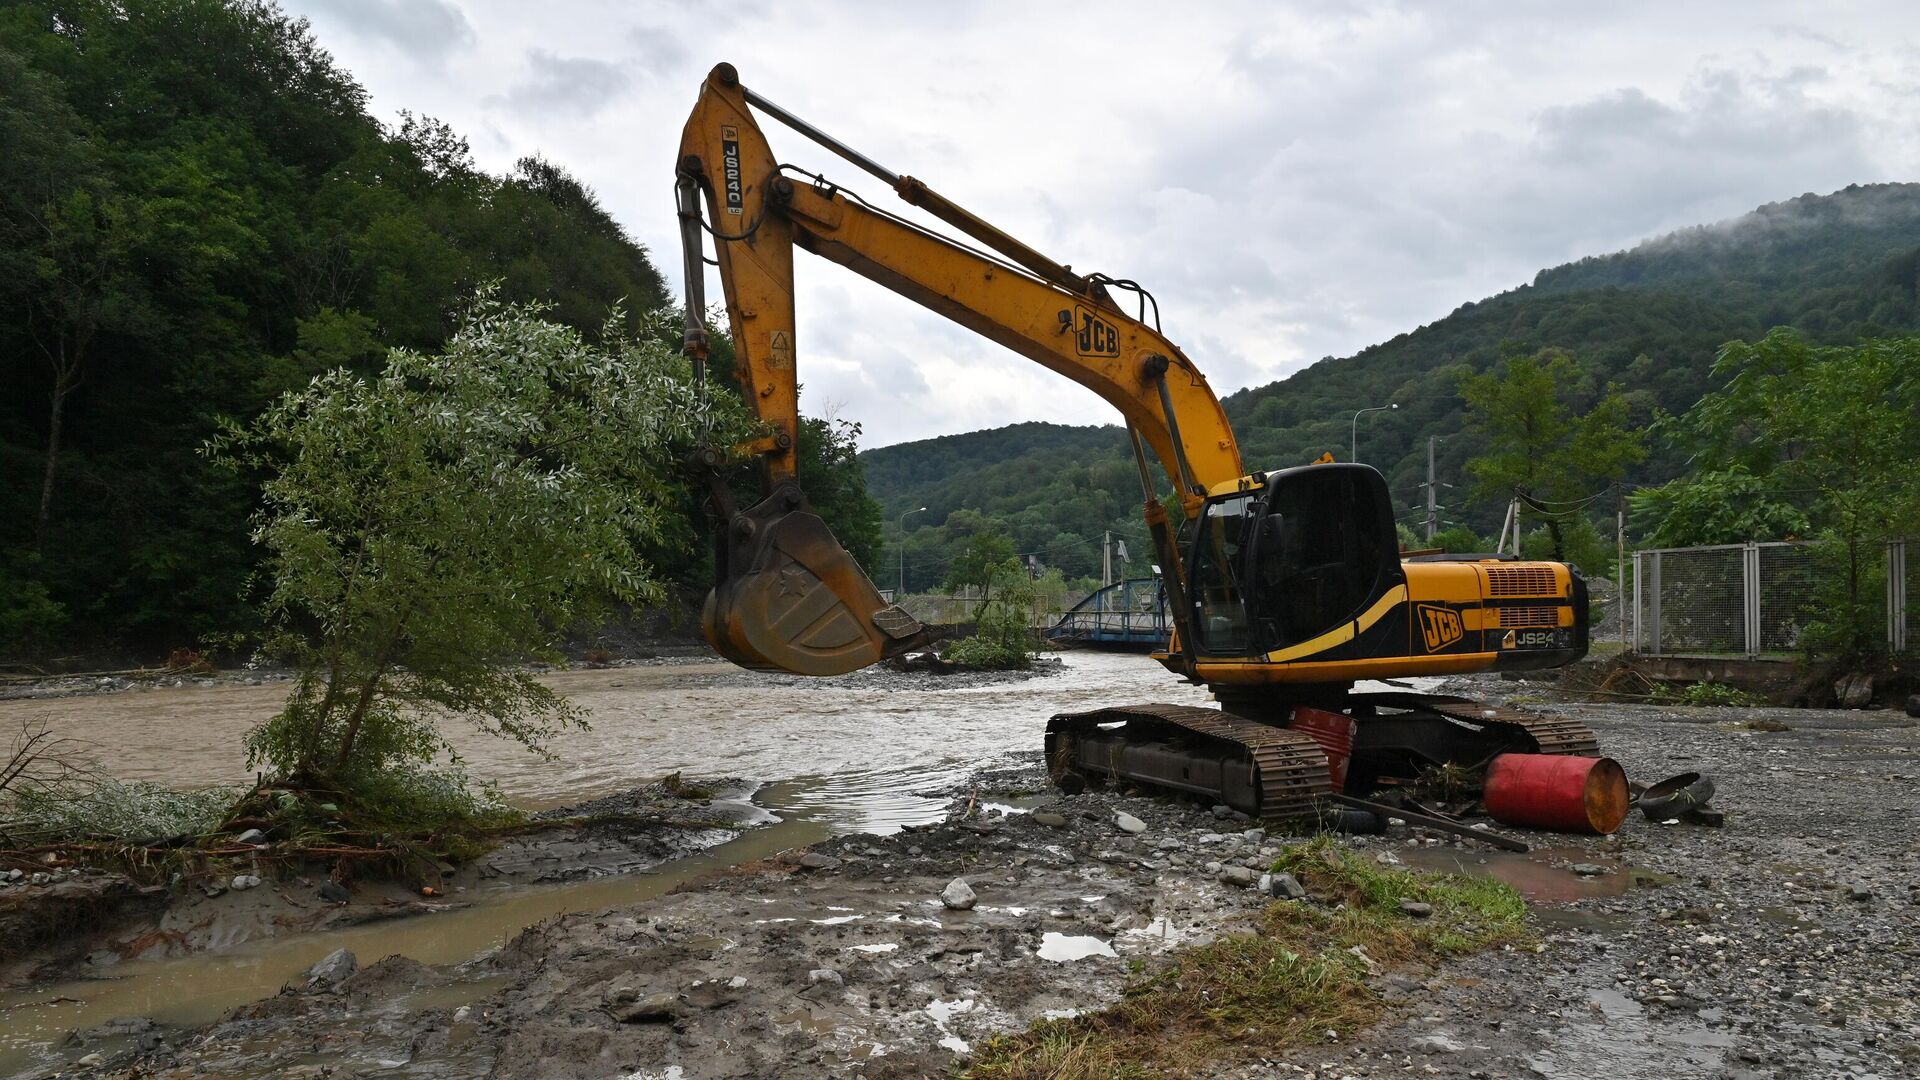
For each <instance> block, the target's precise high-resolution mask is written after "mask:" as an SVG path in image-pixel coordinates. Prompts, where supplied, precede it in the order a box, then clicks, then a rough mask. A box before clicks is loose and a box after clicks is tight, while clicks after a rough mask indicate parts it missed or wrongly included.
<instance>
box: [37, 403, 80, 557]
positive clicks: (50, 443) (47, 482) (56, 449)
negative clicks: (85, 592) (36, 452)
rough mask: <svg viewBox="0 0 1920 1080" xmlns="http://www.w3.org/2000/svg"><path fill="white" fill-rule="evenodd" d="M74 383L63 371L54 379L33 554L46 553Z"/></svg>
mask: <svg viewBox="0 0 1920 1080" xmlns="http://www.w3.org/2000/svg"><path fill="white" fill-rule="evenodd" d="M71 393H73V382H72V381H71V380H69V379H68V378H67V377H66V374H65V373H64V372H58V373H56V374H55V375H54V379H53V401H52V407H51V408H50V409H49V411H48V416H47V468H46V471H45V472H44V473H42V474H41V477H40V512H39V515H38V516H37V517H35V518H34V523H33V553H34V554H35V555H40V554H44V553H45V551H46V546H47V521H48V519H49V518H51V517H52V516H53V477H54V473H55V471H56V470H57V469H58V468H59V464H60V428H61V422H62V420H63V418H64V416H65V414H66V408H67V395H68V394H71Z"/></svg>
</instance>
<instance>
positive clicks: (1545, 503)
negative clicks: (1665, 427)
mask: <svg viewBox="0 0 1920 1080" xmlns="http://www.w3.org/2000/svg"><path fill="white" fill-rule="evenodd" d="M1581 376H1582V373H1581V370H1580V367H1579V365H1578V364H1577V363H1576V362H1575V361H1574V359H1573V357H1572V356H1571V355H1570V354H1568V353H1566V352H1563V351H1560V350H1551V349H1549V350H1542V351H1540V352H1538V353H1535V354H1533V355H1531V356H1527V355H1513V356H1510V357H1508V359H1507V361H1506V363H1505V364H1504V365H1503V366H1502V367H1501V368H1500V369H1498V370H1495V371H1490V372H1487V373H1485V374H1481V375H1473V374H1468V375H1464V376H1462V378H1461V380H1460V396H1461V398H1462V399H1463V400H1465V402H1466V404H1467V426H1468V429H1469V430H1470V431H1472V432H1474V433H1475V434H1477V435H1479V436H1480V437H1481V438H1482V439H1483V440H1484V441H1485V450H1484V451H1483V452H1482V453H1481V455H1480V456H1479V457H1476V458H1474V459H1473V460H1472V461H1469V462H1468V463H1467V472H1468V473H1469V474H1470V475H1471V476H1472V477H1473V481H1474V486H1473V495H1474V497H1475V498H1476V499H1479V500H1482V501H1499V502H1504V501H1505V500H1507V499H1508V498H1512V497H1517V498H1519V499H1520V500H1521V502H1522V504H1523V506H1525V507H1527V508H1530V510H1531V513H1532V514H1533V515H1534V516H1537V517H1538V518H1539V519H1541V520H1542V521H1543V522H1544V523H1545V525H1546V527H1547V532H1548V536H1549V537H1550V538H1551V541H1552V554H1553V557H1554V558H1555V559H1564V558H1566V557H1567V545H1566V539H1565V529H1566V526H1567V524H1568V523H1569V522H1571V521H1572V520H1573V519H1574V518H1575V517H1576V516H1577V514H1578V509H1579V504H1580V502H1581V500H1582V499H1583V497H1584V496H1586V495H1588V494H1590V493H1591V492H1592V491H1593V490H1594V489H1595V488H1598V487H1601V486H1603V485H1606V484H1610V483H1612V482H1614V481H1616V480H1619V479H1620V478H1621V476H1623V475H1624V474H1625V472H1626V469H1627V466H1628V465H1630V464H1632V463H1634V462H1636V461H1639V460H1640V459H1641V458H1642V457H1644V456H1645V454H1646V450H1645V448H1644V446H1643V444H1642V438H1641V435H1640V433H1639V432H1638V431H1631V430H1629V429H1628V427H1627V405H1626V399H1625V397H1624V396H1623V395H1622V394H1621V393H1620V390H1619V388H1618V387H1616V386H1613V385H1608V386H1607V388H1606V390H1605V392H1604V393H1603V394H1601V395H1600V397H1599V400H1598V401H1596V402H1595V403H1594V405H1593V406H1592V408H1590V409H1589V410H1587V411H1586V412H1585V413H1583V414H1580V415H1574V414H1573V411H1572V408H1571V407H1570V405H1569V404H1568V400H1567V399H1568V398H1569V397H1571V396H1572V394H1573V393H1574V392H1577V389H1578V384H1579V383H1580V381H1581Z"/></svg>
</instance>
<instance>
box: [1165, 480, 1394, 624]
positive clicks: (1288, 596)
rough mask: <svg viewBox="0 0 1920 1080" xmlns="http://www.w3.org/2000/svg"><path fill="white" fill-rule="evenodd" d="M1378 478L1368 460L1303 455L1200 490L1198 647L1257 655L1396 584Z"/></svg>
mask: <svg viewBox="0 0 1920 1080" xmlns="http://www.w3.org/2000/svg"><path fill="white" fill-rule="evenodd" d="M1399 552H1400V545H1399V536H1398V533H1397V532H1396V531H1395V529H1394V522H1393V506H1392V503H1391V501H1390V499H1389V498H1388V495H1387V484H1386V481H1385V480H1384V479H1383V478H1382V477H1381V476H1380V474H1379V473H1378V472H1377V471H1375V470H1374V469H1373V467H1372V466H1369V465H1358V464H1351V463H1340V464H1326V465H1304V466H1301V467H1299V468H1293V469H1282V470H1279V471H1277V472H1270V473H1268V474H1266V477H1265V482H1264V483H1263V484H1262V485H1261V486H1258V487H1253V488H1250V489H1249V490H1246V491H1236V492H1232V493H1230V494H1226V495H1221V496H1216V497H1214V498H1211V499H1209V500H1207V502H1206V504H1205V506H1204V507H1203V508H1202V510H1201V512H1200V515H1199V517H1198V518H1197V519H1196V523H1195V525H1194V526H1193V531H1192V540H1191V543H1190V548H1189V554H1188V561H1187V565H1188V567H1189V568H1190V570H1191V572H1190V574H1189V576H1188V580H1189V581H1190V582H1191V583H1192V584H1191V588H1192V604H1193V608H1194V610H1193V615H1194V619H1193V628H1194V634H1195V636H1196V637H1197V638H1198V639H1199V640H1198V641H1197V642H1196V643H1195V648H1194V652H1195V653H1196V654H1197V655H1201V656H1235V657H1242V656H1258V655H1260V654H1263V653H1269V652H1274V651H1277V650H1280V649H1285V648H1287V647H1288V646H1292V645H1298V644H1300V643H1301V642H1304V641H1311V640H1312V639H1314V638H1316V637H1319V636H1320V635H1322V634H1325V633H1327V632H1329V631H1332V630H1335V629H1337V628H1339V627H1340V625H1341V624H1342V623H1346V622H1350V621H1352V620H1354V619H1356V618H1358V617H1359V615H1360V614H1361V613H1362V612H1364V611H1365V610H1366V609H1367V608H1368V607H1369V606H1370V605H1372V604H1373V603H1374V601H1376V600H1377V599H1379V597H1380V596H1381V595H1382V594H1384V593H1386V592H1387V591H1388V590H1390V589H1392V588H1393V587H1395V586H1396V585H1399V584H1402V583H1403V582H1404V581H1405V580H1406V577H1405V574H1404V572H1403V571H1402V570H1401V568H1400V558H1399Z"/></svg>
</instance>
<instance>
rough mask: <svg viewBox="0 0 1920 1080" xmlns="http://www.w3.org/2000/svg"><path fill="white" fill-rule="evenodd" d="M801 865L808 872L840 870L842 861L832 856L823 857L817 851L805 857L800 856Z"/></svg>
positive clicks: (808, 853) (810, 852)
mask: <svg viewBox="0 0 1920 1080" xmlns="http://www.w3.org/2000/svg"><path fill="white" fill-rule="evenodd" d="M800 865H801V866H804V867H806V868H807V869H808V870H838V869H839V868H840V860H839V859H836V858H834V857H833V856H831V855H822V854H820V853H819V852H817V851H809V852H807V853H806V854H805V855H802V856H800Z"/></svg>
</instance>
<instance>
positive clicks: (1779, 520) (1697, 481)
mask: <svg viewBox="0 0 1920 1080" xmlns="http://www.w3.org/2000/svg"><path fill="white" fill-rule="evenodd" d="M1627 504H1628V506H1629V507H1630V508H1631V509H1632V511H1633V520H1634V521H1636V522H1638V523H1639V525H1640V527H1641V531H1642V532H1643V533H1644V534H1645V535H1646V537H1647V541H1648V543H1650V544H1651V545H1652V546H1654V547H1699V546H1702V545H1706V544H1744V543H1746V542H1748V541H1751V540H1787V539H1793V538H1796V537H1802V536H1806V535H1807V534H1808V533H1809V532H1810V531H1811V529H1812V523H1811V522H1810V521H1809V520H1808V519H1807V514H1806V511H1805V510H1803V509H1802V508H1801V507H1799V506H1796V505H1794V503H1793V501H1792V500H1791V499H1790V498H1789V497H1787V496H1786V495H1784V494H1782V493H1780V492H1778V491H1775V490H1774V488H1773V486H1772V485H1771V484H1770V483H1769V482H1768V481H1767V480H1766V479H1765V478H1764V477H1761V476H1756V475H1755V474H1754V473H1753V471H1752V470H1751V469H1749V468H1748V467H1747V466H1746V465H1745V464H1743V463H1741V462H1738V461H1734V462H1729V463H1728V464H1727V465H1726V466H1725V467H1724V468H1720V469H1712V470H1709V471H1706V472H1700V473H1695V474H1693V475H1691V476H1687V477H1682V478H1680V479H1677V480H1670V481H1668V482H1667V483H1665V484H1661V485H1660V486H1658V487H1652V488H1645V489H1643V490H1641V491H1637V492H1634V493H1633V494H1632V495H1630V496H1628V497H1627Z"/></svg>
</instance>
